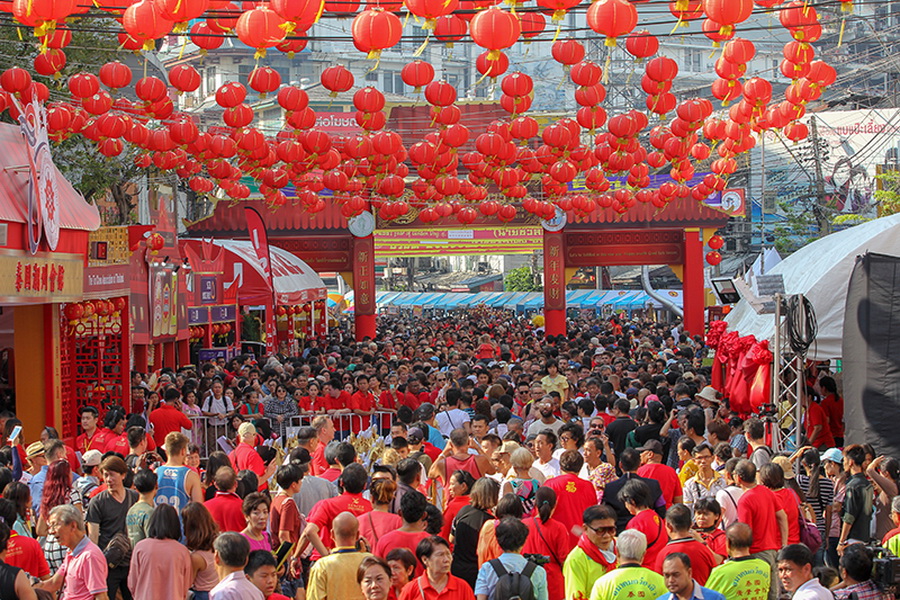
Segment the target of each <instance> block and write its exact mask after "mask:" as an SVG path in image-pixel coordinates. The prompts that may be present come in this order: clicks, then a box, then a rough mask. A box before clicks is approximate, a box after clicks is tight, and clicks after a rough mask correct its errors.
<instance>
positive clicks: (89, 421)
mask: <svg viewBox="0 0 900 600" xmlns="http://www.w3.org/2000/svg"><path fill="white" fill-rule="evenodd" d="M78 416H79V417H80V419H81V428H82V429H83V430H84V433H81V434H79V435H78V437H76V438H75V450H76V451H77V452H80V453H81V454H82V455H84V453H85V452H87V451H88V450H92V449H93V450H99V451H100V452H103V447H102V446H103V445H105V443H104V444H103V445H101V444H97V443H95V442H96V440H94V436H95V435H96V434H97V432H98V428H97V424H98V421H99V420H100V411H99V410H97V408H96V407H95V406H82V407H81V408H80V409H78ZM101 441H102V440H101Z"/></svg>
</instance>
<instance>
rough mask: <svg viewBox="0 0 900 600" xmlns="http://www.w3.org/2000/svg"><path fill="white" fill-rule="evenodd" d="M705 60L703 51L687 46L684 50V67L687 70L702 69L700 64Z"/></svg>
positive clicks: (696, 70) (695, 71) (695, 70)
mask: <svg viewBox="0 0 900 600" xmlns="http://www.w3.org/2000/svg"><path fill="white" fill-rule="evenodd" d="M702 61H703V53H702V52H701V51H700V50H694V49H693V48H685V50H684V67H685V70H687V71H691V72H694V73H697V72H699V71H700V70H701V68H700V64H701V63H702Z"/></svg>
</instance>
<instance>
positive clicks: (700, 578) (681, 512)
mask: <svg viewBox="0 0 900 600" xmlns="http://www.w3.org/2000/svg"><path fill="white" fill-rule="evenodd" d="M666 532H667V533H668V534H669V543H668V544H666V546H665V547H664V548H663V549H662V552H660V553H659V556H658V557H657V559H656V570H657V571H659V572H662V570H663V562H664V561H665V559H666V557H667V556H670V555H672V554H677V553H682V554H686V555H687V556H688V557H689V558H690V565H691V571H692V573H693V577H694V579H696V580H697V582H698V583H699V584H700V585H705V584H706V580H707V579H708V578H709V573H710V571H712V569H713V567H715V566H716V559H715V557H714V556H713V553H712V552H711V551H710V549H709V548H707V547H706V545H705V544H703V543H702V542H698V541H697V540H695V539H694V538H693V536H692V535H691V509H689V508H688V507H687V506H685V505H684V504H673V505H672V507H671V508H670V509H669V510H668V511H666Z"/></svg>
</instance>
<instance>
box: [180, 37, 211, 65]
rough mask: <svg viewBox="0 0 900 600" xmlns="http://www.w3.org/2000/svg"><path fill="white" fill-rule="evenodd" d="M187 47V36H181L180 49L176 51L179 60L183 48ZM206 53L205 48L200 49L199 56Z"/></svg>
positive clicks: (182, 54) (182, 53)
mask: <svg viewBox="0 0 900 600" xmlns="http://www.w3.org/2000/svg"><path fill="white" fill-rule="evenodd" d="M185 48H187V36H186V35H183V36H181V50H179V51H178V60H181V57H182V56H184V49H185ZM204 54H206V50H201V51H200V56H203V55H204Z"/></svg>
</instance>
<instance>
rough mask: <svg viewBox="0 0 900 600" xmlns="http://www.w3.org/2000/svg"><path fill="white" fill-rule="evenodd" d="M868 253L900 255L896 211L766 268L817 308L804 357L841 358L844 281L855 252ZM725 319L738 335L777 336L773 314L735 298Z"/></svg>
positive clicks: (899, 219) (787, 290)
mask: <svg viewBox="0 0 900 600" xmlns="http://www.w3.org/2000/svg"><path fill="white" fill-rule="evenodd" d="M866 252H879V253H882V254H892V255H896V254H900V214H898V215H891V216H889V217H882V218H881V219H875V220H874V221H869V222H868V223H863V224H861V225H857V226H855V227H850V228H849V229H845V230H843V231H838V232H836V233H832V234H831V235H828V236H825V237H823V238H821V239H818V240H816V241H815V242H813V243H811V244H808V245H806V246H804V247H803V248H801V249H800V250H797V251H796V252H795V253H793V254H792V255H790V256H789V257H787V258H786V259H784V260H783V261H782V262H780V263H779V264H778V265H776V266H775V267H774V268H773V269H772V270H771V271H767V274H768V275H776V274H780V275H782V276H783V277H784V290H785V293H787V294H803V295H804V296H806V298H807V299H808V300H809V301H810V303H812V305H813V308H814V309H815V311H816V321H817V322H818V328H819V335H818V337H817V338H816V341H815V343H814V344H813V345H812V346H811V347H810V349H809V354H808V356H807V358H810V359H812V360H829V359H832V358H840V356H841V340H842V338H843V332H844V305H845V303H846V300H847V285H848V283H849V281H850V273H851V272H852V271H853V265H854V264H855V262H856V257H857V256H859V255H861V254H865V253H866ZM725 321H726V322H727V323H728V329H729V330H730V331H737V332H738V333H739V334H740V335H742V336H745V335H754V336H756V339H758V340H769V341H772V340H773V337H774V335H775V316H774V315H771V314H769V315H759V314H756V311H754V310H753V308H752V307H751V306H750V304H749V303H748V302H747V301H746V300H741V301H740V302H738V303H737V304H736V305H735V308H734V310H732V311H731V312H730V313H729V314H728V316H727V317H725Z"/></svg>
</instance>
